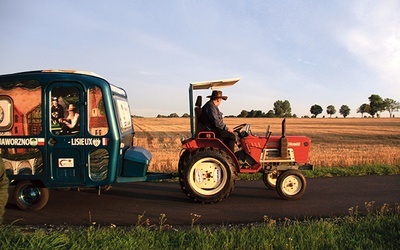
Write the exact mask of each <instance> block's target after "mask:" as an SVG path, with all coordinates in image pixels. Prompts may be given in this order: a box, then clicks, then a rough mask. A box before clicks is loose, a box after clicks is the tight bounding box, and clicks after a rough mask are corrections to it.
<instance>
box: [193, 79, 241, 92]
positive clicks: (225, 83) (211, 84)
mask: <svg viewBox="0 0 400 250" xmlns="http://www.w3.org/2000/svg"><path fill="white" fill-rule="evenodd" d="M239 80H240V78H231V79H223V80H213V81H205V82H193V83H191V85H192V87H193V89H194V90H197V89H220V88H223V87H229V86H232V85H234V84H235V83H237V82H238V81H239Z"/></svg>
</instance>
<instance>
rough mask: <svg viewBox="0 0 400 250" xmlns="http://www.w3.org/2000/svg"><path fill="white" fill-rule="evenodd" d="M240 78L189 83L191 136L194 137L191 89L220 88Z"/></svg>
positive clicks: (232, 83) (231, 84)
mask: <svg viewBox="0 0 400 250" xmlns="http://www.w3.org/2000/svg"><path fill="white" fill-rule="evenodd" d="M239 80H240V78H231V79H223V80H214V81H204V82H193V83H190V85H189V108H190V132H191V134H192V138H194V137H195V131H194V105H193V90H206V89H220V88H224V87H229V86H233V85H234V84H235V83H237V82H238V81H239Z"/></svg>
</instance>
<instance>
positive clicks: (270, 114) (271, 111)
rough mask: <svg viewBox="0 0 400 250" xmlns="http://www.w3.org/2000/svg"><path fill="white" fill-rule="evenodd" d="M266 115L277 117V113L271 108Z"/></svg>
mask: <svg viewBox="0 0 400 250" xmlns="http://www.w3.org/2000/svg"><path fill="white" fill-rule="evenodd" d="M265 116H266V117H269V118H272V117H275V113H274V111H273V110H272V109H270V110H269V111H268V112H267V114H266V115H265Z"/></svg>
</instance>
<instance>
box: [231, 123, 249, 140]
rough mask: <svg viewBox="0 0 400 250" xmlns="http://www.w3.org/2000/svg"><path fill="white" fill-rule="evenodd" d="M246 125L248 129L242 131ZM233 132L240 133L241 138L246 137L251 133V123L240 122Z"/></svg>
mask: <svg viewBox="0 0 400 250" xmlns="http://www.w3.org/2000/svg"><path fill="white" fill-rule="evenodd" d="M244 127H246V130H245V131H241V130H242V129H243V128H244ZM233 132H236V133H237V134H238V136H239V138H244V137H246V136H248V135H249V132H250V125H248V124H247V123H243V124H240V125H238V126H236V127H234V128H233Z"/></svg>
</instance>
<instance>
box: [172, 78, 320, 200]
mask: <svg viewBox="0 0 400 250" xmlns="http://www.w3.org/2000/svg"><path fill="white" fill-rule="evenodd" d="M238 81H239V79H227V80H221V81H209V82H197V83H191V84H190V86H189V106H190V118H191V119H190V124H191V133H192V137H191V138H189V139H186V140H183V141H182V148H183V149H182V152H181V156H180V159H179V166H178V171H179V183H180V185H181V188H182V190H183V191H184V193H185V194H186V195H187V196H189V197H190V198H191V199H193V200H194V201H198V202H201V203H214V202H218V201H221V200H222V199H224V198H225V197H227V196H228V195H229V194H230V193H231V192H232V190H233V188H234V185H235V181H236V179H237V175H238V174H240V173H256V172H262V173H263V181H264V183H265V185H266V186H267V187H268V188H269V189H273V190H274V189H276V191H277V192H278V194H279V195H280V196H281V197H282V198H283V199H286V200H297V199H299V198H300V197H301V196H302V195H303V194H304V192H305V190H306V179H305V177H304V175H303V174H302V173H301V172H300V171H299V170H300V169H302V170H303V169H304V170H305V169H307V170H311V169H312V165H310V164H309V163H308V152H309V150H310V146H311V140H310V139H309V138H308V137H305V136H286V135H285V131H286V120H285V119H284V120H283V121H282V134H281V135H279V136H277V135H274V136H272V135H271V132H270V131H269V128H270V127H269V126H268V128H267V131H266V134H265V136H257V135H254V134H252V133H251V130H250V125H249V124H241V125H239V126H237V127H235V128H234V132H235V134H236V135H237V142H236V148H237V149H236V150H235V152H232V151H231V150H230V149H229V148H228V147H227V146H226V145H225V144H224V143H223V142H222V141H221V140H220V139H218V138H216V137H215V134H214V133H213V132H211V131H197V118H198V117H199V115H200V114H201V105H202V103H201V102H202V97H201V96H198V97H197V99H196V103H195V107H194V106H193V90H201V89H203V90H205V89H218V88H221V87H227V86H232V85H234V84H235V83H236V82H238Z"/></svg>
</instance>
